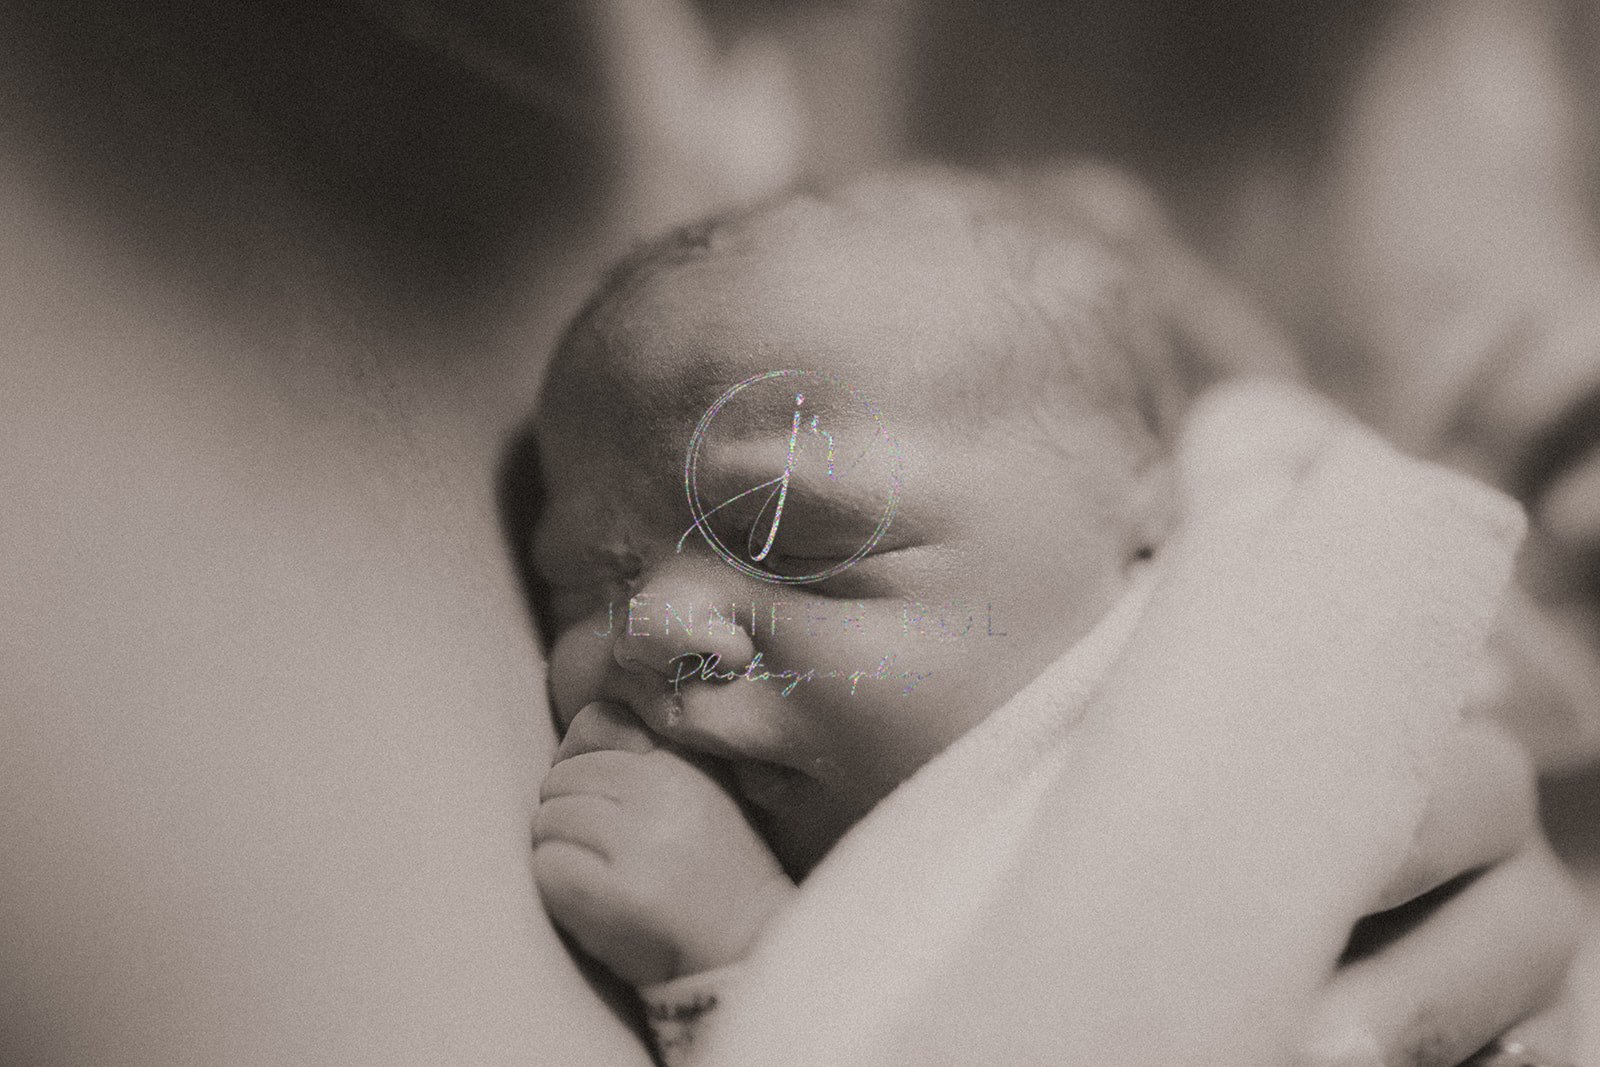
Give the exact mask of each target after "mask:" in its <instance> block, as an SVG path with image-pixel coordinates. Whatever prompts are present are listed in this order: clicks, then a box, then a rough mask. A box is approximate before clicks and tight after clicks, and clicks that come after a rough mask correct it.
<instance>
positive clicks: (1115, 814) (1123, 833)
mask: <svg viewBox="0 0 1600 1067" xmlns="http://www.w3.org/2000/svg"><path fill="white" fill-rule="evenodd" d="M1179 455H1180V466H1181V471H1182V475H1181V481H1182V485H1183V494H1184V499H1183V507H1184V513H1185V518H1184V521H1183V523H1182V528H1181V532H1180V533H1179V534H1178V535H1177V536H1176V537H1175V538H1174V539H1173V540H1172V541H1171V542H1170V543H1169V544H1168V545H1166V546H1164V548H1163V549H1162V552H1161V554H1160V556H1159V558H1158V560H1157V561H1156V562H1155V563H1154V564H1152V565H1151V566H1150V567H1149V569H1148V570H1147V571H1146V572H1145V573H1143V574H1142V575H1140V576H1139V577H1138V579H1137V580H1136V581H1135V582H1134V583H1133V584H1132V587H1131V591H1130V592H1129V593H1128V595H1127V597H1126V598H1125V600H1124V601H1123V603H1121V604H1120V605H1119V606H1118V607H1117V608H1116V609H1115V610H1114V611H1113V612H1112V613H1111V614H1110V615H1109V616H1108V617H1107V618H1105V619H1104V620H1103V621H1102V622H1101V624H1100V625H1099V626H1098V627H1097V628H1096V629H1095V630H1094V631H1093V632H1092V633H1091V634H1090V635H1089V636H1088V637H1086V638H1085V639H1084V640H1083V641H1082V642H1081V643H1079V644H1078V645H1076V646H1075V647H1073V648H1072V649H1071V650H1070V651H1068V652H1067V653H1066V654H1065V655H1064V656H1063V657H1062V658H1061V659H1060V660H1059V661H1058V662H1057V663H1055V664H1054V665H1053V666H1052V667H1050V668H1049V669H1048V670H1047V671H1046V672H1045V673H1044V674H1043V675H1041V676H1040V677H1039V678H1038V679H1037V680H1035V681H1034V682H1033V683H1031V684H1030V685H1029V686H1028V687H1027V688H1026V689H1025V690H1023V691H1022V692H1021V693H1019V694H1018V695H1017V696H1016V697H1015V698H1013V699H1012V700H1011V701H1009V702H1008V703H1007V704H1006V705H1005V706H1004V707H1003V708H1001V709H1000V710H998V711H997V712H996V713H995V714H994V715H993V716H992V717H991V718H990V719H989V720H988V721H987V722H985V723H984V725H982V726H981V727H979V728H978V729H977V730H975V731H974V732H972V733H971V734H969V735H968V736H967V737H965V738H963V739H962V740H961V741H960V742H958V743H957V744H956V745H955V746H953V747H952V748H951V749H950V750H949V751H948V752H946V753H945V754H944V755H942V756H941V757H939V758H938V759H937V760H935V761H934V762H932V763H930V764H929V765H928V766H927V767H925V768H923V770H922V771H920V772H919V773H918V774H917V775H916V776H914V777H913V778H912V779H911V780H910V781H908V782H906V783H905V784H904V785H903V786H902V787H901V788H900V789H899V790H897V791H896V792H895V793H894V794H893V795H891V796H890V797H889V798H888V799H887V800H885V801H884V802H883V803H882V804H881V805H880V806H879V807H878V808H877V809H876V810H875V811H874V812H873V813H872V814H871V815H870V816H869V817H868V818H867V819H865V820H864V821H863V822H862V823H860V824H859V825H858V826H857V827H856V828H855V829H854V830H853V831H852V832H851V833H850V834H849V835H848V836H847V837H846V838H845V840H844V841H842V842H841V843H840V844H839V845H838V847H837V848H836V849H835V850H834V852H833V853H831V854H830V855H829V857H828V858H827V860H826V861H825V862H824V863H823V864H822V866H821V867H819V868H818V869H817V870H816V871H815V872H814V874H813V875H812V877H811V878H810V879H808V881H807V882H806V884H805V885H804V887H803V891H802V893H801V894H800V898H799V900H798V903H797V905H796V906H795V908H794V909H793V910H792V911H791V912H789V913H787V914H786V915H785V916H784V917H783V918H782V919H781V920H779V921H778V922H776V923H775V924H774V925H773V927H772V928H771V929H770V930H769V931H768V932H767V933H766V935H765V936H764V937H763V939H762V941H761V942H760V944H759V945H758V946H757V948H756V951H755V952H754V954H753V956H752V958H751V959H750V960H749V961H748V966H747V968H746V969H745V973H744V975H743V977H742V979H741V981H740V982H739V984H738V985H737V986H736V987H735V988H731V989H727V990H724V992H723V1006H722V1008H721V1009H719V1011H718V1012H717V1013H716V1014H715V1015H714V1016H713V1017H711V1018H710V1019H708V1020H707V1022H708V1028H707V1030H706V1031H705V1032H703V1033H702V1034H701V1035H700V1038H699V1040H698V1041H697V1045H698V1051H699V1054H700V1056H701V1057H702V1058H703V1060H704V1061H705V1062H708V1063H715V1064H726V1065H739V1067H746V1065H749V1064H789V1063H792V1064H804V1065H807V1067H814V1065H819V1064H829V1065H844V1064H909V1063H914V1064H939V1063H950V1064H978V1063H1007V1064H1023V1063H1040V1064H1056V1063H1062V1064H1085V1065H1087V1064H1096V1065H1102V1064H1114V1065H1124V1064H1126V1065H1149V1067H1170V1065H1172V1064H1177V1063H1182V1064H1191V1065H1193V1064H1203V1065H1212V1064H1214V1065H1216V1067H1224V1065H1226V1067H1239V1065H1240V1064H1281V1063H1283V1062H1285V1059H1286V1046H1285V1043H1286V1042H1287V1041H1288V1040H1289V1039H1290V1036H1291V1034H1292V1027H1293V1024H1294V1021H1296V1020H1300V1019H1303V1017H1304V1012H1305V1009H1306V1006H1307V1004H1308V1003H1309V998H1310V997H1311V996H1312V995H1313V992H1314V991H1315V989H1316V988H1317V987H1318V986H1319V985H1320V983H1321V982H1322V981H1323V980H1325V978H1326V976H1327V975H1328V974H1329V973H1331V971H1332V969H1333V967H1334V964H1335V961H1336V959H1337V957H1338V956H1339V953H1340V951H1341V949H1342V948H1343V946H1344V943H1345V938H1346V937H1347V935H1348V932H1349V929H1350V927H1351V925H1352V924H1353V922H1354V921H1355V920H1356V919H1357V918H1359V917H1360V915H1361V914H1362V913H1363V911H1364V910H1366V909H1367V907H1368V905H1370V903H1371V902H1372V900H1373V899H1374V897H1375V896H1376V894H1377V892H1378V891H1379V889H1380V888H1381V887H1382V886H1383V885H1384V884H1385V883H1386V882H1387V881H1388V880H1389V878H1390V876H1391V875H1392V874H1393V873H1394V872H1395V871H1396V870H1397V869H1398V867H1399V864H1400V863H1401V862H1402V860H1403V859H1404V857H1405V855H1406V852H1407V848H1408V846H1409V844H1410V841H1411V838H1412V835H1413V833H1414V831H1415V829H1416V827H1417V824H1418V822H1419V819H1420V817H1421V814H1422V806H1423V800H1424V776H1425V774H1426V773H1427V767H1428V765H1429V760H1430V757H1431V754H1432V753H1433V751H1434V749H1435V747H1436V745H1437V744H1438V743H1439V741H1440V739H1441V738H1442V736H1443V735H1444V734H1445V733H1446V731H1448V730H1449V729H1450V728H1451V727H1452V726H1453V725H1454V723H1455V721H1456V719H1457V718H1458V716H1459V714H1460V708H1461V704H1462V701H1463V698H1464V696H1465V694H1466V689H1467V686H1468V684H1469V681H1468V680H1469V677H1470V675H1471V673H1472V669H1473V667H1474V666H1475V664H1476V661H1477V657H1478V655H1479V653H1480V650H1481V646H1482V644H1483V641H1484V638H1485V635H1486V633H1487V631H1488V628H1489V626H1490V624H1491V621H1492V619H1493V616H1494V614H1495V611H1496V607H1497V604H1498V602H1499V600H1500V598H1501V596H1502V593H1503V591H1504V587H1505V583H1506V581H1507V579H1508V575H1509V570H1510V563H1511V559H1512V556H1513V554H1514V552H1515V549H1516V546H1517V544H1518V542H1519V541H1520V539H1521V536H1522V532H1523V520H1522V517H1521V513H1520V511H1519V510H1518V508H1517V507H1516V506H1515V505H1514V504H1513V503H1511V502H1510V501H1509V500H1508V499H1506V498H1504V497H1502V496H1500V495H1499V494H1497V493H1494V492H1493V491H1491V490H1489V489H1487V488H1484V487H1482V486H1480V485H1478V484H1477V483H1475V482H1471V481H1469V480H1467V479H1465V478H1462V477H1459V476H1456V475H1453V474H1450V473H1447V472H1445V471H1443V470H1441V469H1439V468H1436V467H1433V466H1430V465H1426V464H1423V463H1420V462H1417V461H1414V460H1411V459H1408V458H1405V457H1402V456H1401V455H1399V454H1398V453H1396V452H1395V451H1394V450H1393V449H1391V448H1390V447H1389V446H1387V445H1385V444H1384V443H1383V442H1381V441H1380V440H1378V439H1377V438H1376V437H1375V436H1374V435H1372V434H1371V433H1369V432H1368V431H1366V430H1365V429H1363V428H1361V427H1359V426H1358V425H1356V424H1355V423H1354V422H1352V421H1351V420H1349V419H1348V418H1347V417H1345V416H1344V415H1342V414H1340V413H1338V412H1337V411H1335V410H1334V409H1332V408H1331V407H1329V406H1327V405H1325V404H1324V403H1323V402H1321V401H1319V400H1317V399H1316V398H1314V397H1312V396H1311V395H1310V394H1309V393H1306V392H1304V391H1302V390H1300V389H1299V388H1298V387H1294V386H1288V385H1281V384H1267V383H1249V384H1234V385H1230V386H1227V387H1225V388H1224V389H1222V390H1220V391H1219V392H1217V393H1215V394H1213V395H1211V396H1210V397H1209V398H1207V399H1206V400H1205V401H1204V402H1203V403H1202V404H1201V405H1200V407H1199V408H1198V410H1197V411H1196V413H1195V415H1194V417H1193V419H1192V420H1191V424H1190V427H1189V429H1188V431H1187V433H1186V436H1185V439H1184V441H1183V442H1182V444H1181V446H1180V452H1179Z"/></svg>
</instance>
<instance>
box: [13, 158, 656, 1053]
mask: <svg viewBox="0 0 1600 1067" xmlns="http://www.w3.org/2000/svg"><path fill="white" fill-rule="evenodd" d="M0 205H4V206H3V208H0V210H3V217H0V219H3V221H0V233H3V237H0V278H3V279H4V281H3V283H0V351H3V352H4V356H3V361H4V362H3V368H4V369H3V374H0V381H3V385H0V427H3V430H0V441H3V443H4V444H3V448H4V454H5V457H4V460H3V462H0V500H3V501H4V507H3V509H0V545H3V549H4V559H3V561H0V603H4V604H5V605H6V607H7V616H8V617H7V621H6V625H5V626H4V627H3V628H0V677H3V679H4V686H5V688H4V694H5V696H4V705H3V711H0V855H3V856H4V862H3V863H0V1061H4V1062H7V1063H112V1062H115V1063H127V1064H145V1063H147V1064H152V1065H156V1064H160V1065H166V1064H172V1063H179V1062H185V1063H187V1062H194V1063H207V1062H208V1063H237V1064H248V1063H257V1062H259V1063H290V1062H330V1063H341V1064H363V1063H372V1064H392V1063H402V1062H434V1063H444V1062H458V1063H465V1062H473V1063H486V1064H487V1063H501V1062H504V1063H513V1062H515V1063H527V1062H530V1059H529V1056H530V1050H533V1049H537V1050H538V1051H539V1052H540V1053H541V1054H542V1055H543V1056H544V1057H545V1058H546V1060H545V1061H546V1062H552V1063H571V1064H585V1063H594V1064H628V1063H641V1064H642V1063H645V1062H647V1061H646V1057H645V1056H644V1054H643V1051H642V1049H641V1048H640V1046H639V1045H638V1043H637V1042H636V1041H635V1040H634V1039H633V1038H632V1036H631V1035H629V1034H628V1033H627V1032H626V1031H625V1030H624V1029H623V1027H622V1026H621V1024H619V1023H618V1022H617V1021H616V1020H615V1019H614V1018H613V1017H612V1016H611V1015H610V1014H608V1013H607V1012H606V1011H605V1009H604V1007H603V1006H602V1004H601V1002H600V1001H599V1000H598V999H597V998H596V997H595V996H594V995H593V993H592V992H591V991H590V990H589V989H588V988H587V987H586V986H585V985H584V983H583V981H582V979H581V978H580V976H579V975H578V973H577V971H576V970H575V969H574V968H573V967H572V966H570V964H569V963H568V962H567V959H566V957H565V955H564V953H563V950H562V949H561V947H560V945H559V943H558V942H557V940H556V938H555V935H554V934H553V933H552V932H551V930H550V927H549V926H548V924H547V923H546V922H545V920H544V918H543V915H542V913H541V912H540V911H539V910H538V907H537V904H536V902H535V898H534V894H533V893H532V890H531V883H530V879H529V874H528V871H527V866H526V864H527V859H526V854H527V849H526V837H527V828H528V824H529V817H530V812H531V809H532V805H533V803H534V791H533V790H534V786H535V785H536V783H537V781H538V777H539V774H540V772H541V770H542V769H543V767H544V766H545V765H546V764H547V760H548V753H549V747H550V743H551V740H552V738H551V735H550V729H549V725H548V723H547V722H546V721H545V720H544V719H543V717H542V711H543V707H544V702H543V695H542V688H541V685H542V682H541V677H540V667H539V660H538V655H537V652H536V649H535V648H534V645H533V642H532V638H531V634H530V632H529V629H528V627H527V625H526V619H525V615H524V612H523V608H522V606H521V604H520V603H519V601H518V599H517V596H516V592H515V590H514V585H513V582H512V580H511V578H510V575H509V573H508V570H507V567H506V564H505V563H504V551H503V548H502V546H501V543H500V540H499V530H498V527H497V520H496V516H495V514H494V511H493V508H492V494H491V491H490V485H489V474H488V473H487V472H489V471H490V470H491V469H492V466H493V446H494V444H495V442H494V441H493V440H492V437H491V435H488V434H485V433H484V432H482V431H481V429H480V428H479V427H478V426H477V425H475V421H474V418H473V416H474V415H475V411H474V405H473V403H472V401H473V396H472V395H471V393H472V390H471V389H464V388H462V387H461V385H460V383H459V381H457V380H456V378H457V376H456V375H454V374H452V372H450V371H449V370H448V369H447V368H448V367H449V366H450V361H447V360H441V359H440V358H439V353H438V346H439V345H440V344H450V343H456V344H463V345H464V344H465V343H466V342H462V341H459V340H455V339H453V338H449V337H443V338H441V337H440V336H438V335H434V336H426V335H424V336H420V337H419V336H418V334H419V333H421V331H416V332H409V331H401V330H399V329H390V330H387V331H385V332H382V333H380V332H377V330H376V329H375V328H374V327H373V325H372V321H373V320H370V319H364V317H363V316H361V314H360V313H359V312H356V313H341V312H340V311H338V310H336V309H338V308H340V307H341V306H344V305H345V304H346V302H350V303H352V304H355V305H356V306H357V307H360V301H361V300H362V298H363V296H364V295H365V294H362V293H360V292H358V291H356V287H355V286H354V285H353V284H352V283H350V282H348V281H347V280H344V279H341V278H338V277H328V278H325V279H323V282H324V283H325V288H324V289H323V290H322V291H321V292H320V293H319V294H318V298H317V299H316V301H315V304H316V307H315V308H314V309H313V310H310V311H309V312H308V311H307V309H306V308H305V307H301V308H298V309H293V308H291V309H284V308H282V307H266V308H263V309H262V310H261V312H260V319H259V320H257V321H256V322H252V323H247V324H240V323H238V322H237V321H230V320H229V319H228V318H226V317H225V316H221V315H218V314H216V313H215V312H214V311H212V310H210V309H208V308H206V307H205V306H203V304H202V302H201V301H200V300H197V299H194V298H193V297H192V295H191V294H190V293H188V292H185V291H184V290H183V289H181V288H179V287H176V286H174V285H172V284H171V282H170V281H169V280H168V279H165V278H162V277H160V276H158V275H153V274H151V273H149V272H147V271H146V270H145V269H143V264H141V263H140V262H139V261H137V260H135V259H133V258H131V257H126V256H118V255H112V254H109V253H108V249H107V247H106V246H105V244H103V243H102V242H100V241H99V240H97V239H96V238H95V237H93V236H90V235H87V234H85V233H83V232H81V231H80V230H79V229H78V228H76V227H75V226H73V225H71V224H70V223H68V222H65V221H64V220H63V218H62V215H63V214H66V212H64V211H62V210H61V205H59V204H52V203H46V202H45V201H43V200H42V199H41V198H40V197H39V196H38V195H37V190H36V189H32V188H29V187H28V185H27V183H26V182H25V181H24V180H23V179H20V178H19V177H18V176H17V175H16V174H14V173H12V174H7V175H6V176H5V178H4V180H3V184H0ZM308 302H309V301H308ZM279 315H284V316H286V317H285V318H283V319H279V320H278V321H272V320H273V319H274V318H275V317H276V316H279ZM391 325H394V324H393V323H391ZM408 334H409V335H408ZM264 335H270V339H269V340H268V341H266V342H264V341H263V336H264ZM273 341H277V342H292V344H289V343H284V344H283V348H284V349H287V350H288V351H287V352H285V351H282V350H280V351H277V352H274V351H272V350H271V349H270V348H269V347H267V346H268V345H270V344H272V343H273ZM296 346H304V347H303V348H300V349H299V351H295V347H296ZM423 346H426V347H427V348H428V349H429V350H428V351H426V352H423V351H418V349H419V348H422V347H423ZM278 357H286V358H278ZM462 358H471V353H470V352H469V353H463V354H462ZM482 384H485V383H480V387H481V385H482Z"/></svg>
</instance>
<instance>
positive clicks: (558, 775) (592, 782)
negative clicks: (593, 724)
mask: <svg viewBox="0 0 1600 1067" xmlns="http://www.w3.org/2000/svg"><path fill="white" fill-rule="evenodd" d="M639 759H640V757H639V756H638V755H637V754H636V753H633V752H617V751H615V750H612V749H607V750H605V751H601V752H582V753H579V754H578V755H576V756H570V757H568V758H567V759H564V760H562V761H561V762H560V763H558V764H556V765H555V766H554V767H551V768H550V769H549V770H548V771H546V772H545V776H544V781H543V782H541V783H539V802H540V803H541V804H542V803H544V802H546V801H548V800H550V799H552V798H554V797H561V796H567V795H569V794H573V793H579V794H585V795H594V796H600V797H605V798H606V799H608V800H614V801H617V802H619V803H620V802H621V800H622V789H623V786H624V784H625V783H626V782H627V780H628V777H629V776H630V775H631V774H635V773H637V764H638V761H639Z"/></svg>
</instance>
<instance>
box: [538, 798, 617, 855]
mask: <svg viewBox="0 0 1600 1067" xmlns="http://www.w3.org/2000/svg"><path fill="white" fill-rule="evenodd" d="M622 820H623V814H622V809H621V808H620V807H618V805H617V804H616V802H615V801H612V800H608V799H606V798H605V797H598V796H594V795H592V794H584V795H579V794H568V795H566V796H559V797H553V798H551V799H550V800H547V801H545V802H544V803H542V804H540V805H539V810H538V811H536V812H534V813H533V844H534V847H535V848H538V847H539V846H540V845H543V844H546V843H549V842H555V841H564V842H566V843H567V844H572V845H581V846H582V847H584V848H587V849H589V850H590V851H591V852H594V853H595V854H596V855H598V856H599V857H600V858H601V859H603V860H606V861H608V862H609V861H610V860H611V846H612V843H613V842H615V841H616V840H617V839H618V838H617V834H618V831H619V830H620V829H621V828H622V827H621V823H622Z"/></svg>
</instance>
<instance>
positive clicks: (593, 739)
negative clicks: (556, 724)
mask: <svg viewBox="0 0 1600 1067" xmlns="http://www.w3.org/2000/svg"><path fill="white" fill-rule="evenodd" d="M659 747H661V742H660V741H659V740H658V739H657V738H656V737H655V735H654V734H652V733H650V731H648V730H646V729H645V728H644V724H643V723H641V722H640V721H639V720H638V718H637V717H636V716H634V714H633V713H632V712H630V711H629V710H628V709H627V708H625V707H623V706H622V705H621V704H613V703H611V702H610V701H605V700H596V701H594V702H593V703H591V704H585V705H584V706H583V707H582V708H581V709H579V711H578V714H577V715H574V716H573V718H572V723H571V724H570V725H569V726H568V727H567V734H566V736H565V737H563V738H562V739H561V747H560V748H558V749H556V755H555V759H554V760H553V761H552V762H553V763H560V762H561V761H562V760H564V759H571V758H572V757H573V756H579V755H582V754H583V753H585V752H637V753H639V754H641V755H642V754H643V753H646V752H651V751H654V750H655V749H657V748H659Z"/></svg>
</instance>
